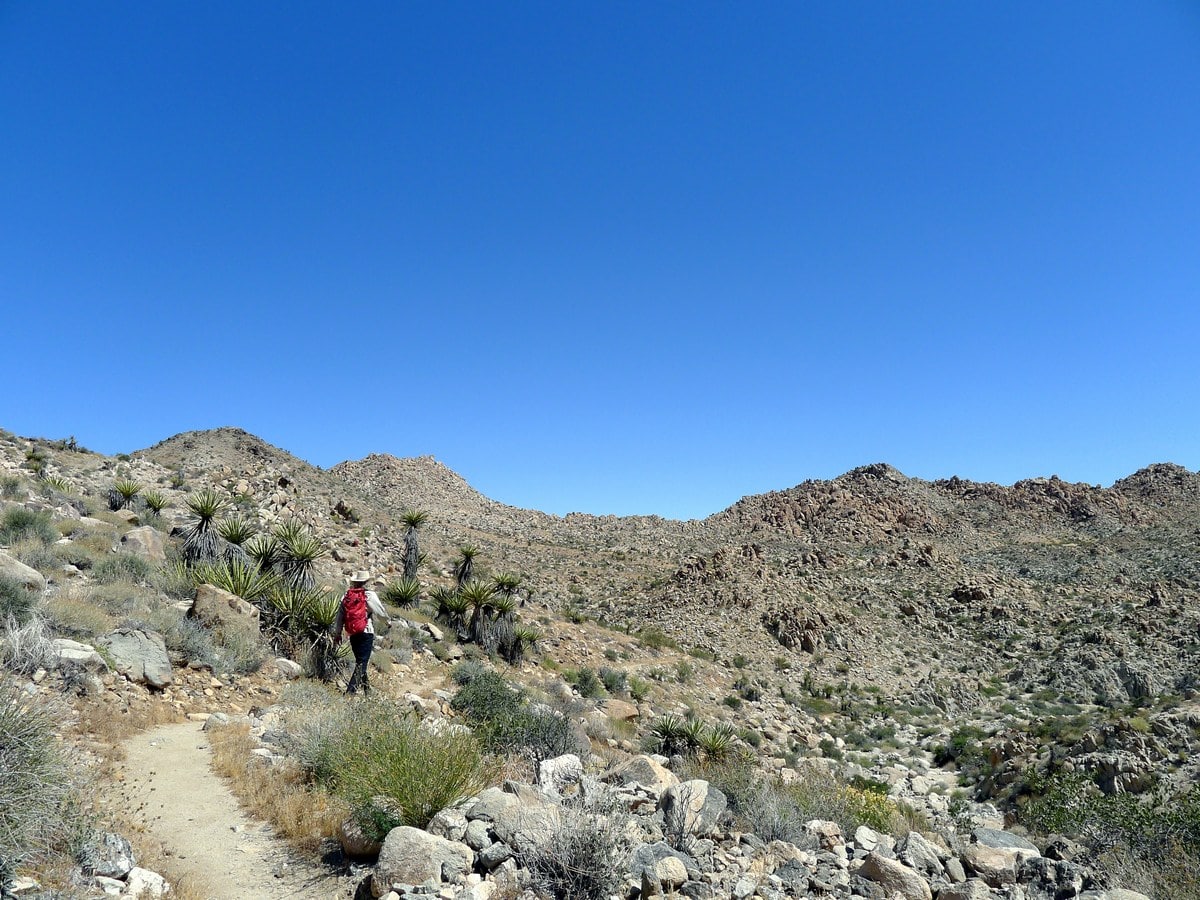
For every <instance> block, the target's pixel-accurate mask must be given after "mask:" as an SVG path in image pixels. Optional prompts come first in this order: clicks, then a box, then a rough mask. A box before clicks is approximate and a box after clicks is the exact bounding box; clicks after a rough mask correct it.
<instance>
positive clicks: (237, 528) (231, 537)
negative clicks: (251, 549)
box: [217, 513, 258, 547]
mask: <svg viewBox="0 0 1200 900" xmlns="http://www.w3.org/2000/svg"><path fill="white" fill-rule="evenodd" d="M257 533H258V528H257V527H256V526H255V524H254V523H253V522H251V521H250V520H249V519H247V518H245V517H244V516H242V515H240V514H237V513H235V514H234V515H232V516H226V517H225V518H224V519H222V520H221V521H220V522H219V523H217V534H219V535H221V537H223V538H225V540H227V541H228V542H229V543H231V544H234V545H235V546H238V547H241V546H243V545H244V544H245V543H246V541H248V540H250V538H252V537H254V535H255V534H257Z"/></svg>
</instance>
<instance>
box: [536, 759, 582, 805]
mask: <svg viewBox="0 0 1200 900" xmlns="http://www.w3.org/2000/svg"><path fill="white" fill-rule="evenodd" d="M581 778H583V761H582V760H581V759H580V758H579V757H578V756H576V755H575V754H574V753H565V754H563V755H562V756H556V757H554V759H544V760H542V762H541V763H540V764H539V765H538V787H540V788H541V789H542V790H543V791H546V792H547V793H549V794H552V795H559V794H561V793H562V792H563V791H565V790H566V789H567V788H569V787H572V786H573V785H576V784H579V780H580V779H581Z"/></svg>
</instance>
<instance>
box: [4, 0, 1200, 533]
mask: <svg viewBox="0 0 1200 900" xmlns="http://www.w3.org/2000/svg"><path fill="white" fill-rule="evenodd" d="M0 307H2V309H3V319H2V321H3V331H4V333H5V338H6V339H5V340H4V343H3V346H4V360H5V363H6V364H5V366H4V375H3V378H2V380H0V427H3V428H5V429H8V430H10V431H15V432H17V433H19V434H25V435H38V436H45V437H65V436H67V435H74V436H75V437H77V438H78V440H79V441H80V442H81V443H83V444H84V445H85V446H88V447H90V448H92V449H95V450H100V451H103V452H107V453H116V452H122V451H125V452H128V451H131V450H135V449H139V448H142V447H145V446H148V445H150V444H152V443H154V442H156V441H158V440H161V439H163V438H166V437H169V436H170V435H172V434H175V433H177V432H180V431H186V430H190V429H196V428H209V427H215V426H220V425H235V426H238V427H241V428H245V429H246V430H248V431H251V432H254V433H255V434H258V435H259V436H261V437H262V438H264V439H265V440H267V441H270V442H271V443H273V444H277V445H279V446H281V447H283V448H285V449H287V450H290V451H292V452H293V453H295V454H297V455H298V456H301V457H303V458H305V459H307V460H309V461H311V462H314V463H316V464H318V465H322V466H330V465H333V464H334V463H337V462H339V461H341V460H343V459H351V458H359V457H362V456H365V455H366V454H368V453H372V452H386V453H392V454H395V455H397V456H413V455H424V454H432V455H434V456H436V457H437V458H438V459H440V460H441V461H443V462H445V463H446V464H447V465H449V466H450V467H452V468H453V469H455V470H456V471H458V472H459V473H460V474H462V475H463V476H464V477H465V478H467V480H468V481H470V482H471V484H472V485H474V486H475V487H476V488H477V489H479V490H481V491H482V492H484V493H485V494H487V495H488V496H491V497H493V498H495V499H497V500H501V501H503V502H506V503H511V504H514V505H518V506H525V507H533V508H539V509H543V510H546V511H549V512H556V513H566V512H569V511H573V510H579V511H587V512H596V513H609V512H612V513H658V514H661V515H665V516H670V517H675V518H688V517H699V516H703V515H707V514H709V513H712V512H715V511H716V510H718V509H721V508H723V507H725V506H727V505H729V504H730V503H732V502H734V501H735V500H737V499H738V498H739V497H741V496H742V495H745V494H750V493H758V492H762V491H767V490H773V489H781V488H786V487H789V486H791V485H793V484H796V483H797V482H800V481H803V480H805V479H807V478H828V477H833V476H836V475H838V474H840V473H841V472H843V471H845V470H847V469H850V468H853V467H854V466H857V465H862V464H865V463H869V462H877V461H884V462H889V463H891V464H892V465H894V466H896V467H897V468H899V469H901V470H902V471H904V472H905V473H907V474H909V475H914V476H920V477H924V478H939V477H949V476H950V475H955V474H957V475H960V476H962V477H964V478H973V479H977V480H988V481H998V482H1001V483H1011V482H1012V481H1014V480H1017V479H1019V478H1024V477H1030V476H1036V475H1051V474H1058V475H1059V476H1060V477H1062V478H1066V479H1069V480H1074V481H1088V482H1093V483H1104V484H1109V483H1111V482H1112V481H1113V480H1114V479H1116V478H1120V477H1123V476H1124V475H1127V474H1129V473H1130V472H1132V471H1134V470H1135V469H1137V468H1140V467H1141V466H1143V465H1146V464H1148V463H1151V462H1156V461H1173V462H1177V463H1180V464H1182V465H1185V466H1187V467H1189V468H1192V469H1195V468H1197V467H1200V415H1198V413H1200V399H1198V393H1197V387H1198V378H1197V375H1198V369H1200V352H1197V347H1196V345H1197V342H1198V340H1200V4H1197V3H1195V2H1186V0H1184V2H1166V0H1162V2H1153V0H1147V2H1136V3H1133V2H1103V0H1087V2H1054V3H1047V2H1045V0H1034V2H1005V3H948V2H943V0H938V2H919V0H905V2H882V0H881V2H869V3H855V2H840V0H839V2H827V3H816V2H786V3H768V2H753V3H741V2H736V3H735V2H729V3H703V2H694V0H688V2H670V3H668V2H656V3H645V2H636V3H634V2H629V3H622V2H607V0H606V2H590V3H583V2H562V0H548V2H538V3H535V2H517V3H511V4H509V3H471V4H463V3H453V2H437V3H422V4H417V3H402V2H391V0H389V2H376V3H370V2H360V3H350V4H345V3H331V2H330V3H311V2H289V3H255V2H246V0H238V2H222V0H216V2H213V0H206V2H204V3H118V2H114V3H77V2H69V3H67V2H53V0H36V2H35V0H3V2H0Z"/></svg>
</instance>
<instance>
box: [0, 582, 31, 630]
mask: <svg viewBox="0 0 1200 900" xmlns="http://www.w3.org/2000/svg"><path fill="white" fill-rule="evenodd" d="M36 603H37V595H36V594H35V593H34V592H33V591H31V590H29V589H28V588H27V587H25V585H23V584H21V582H19V581H17V580H16V579H15V578H9V577H8V576H7V575H0V622H5V621H7V620H9V619H12V620H13V621H14V622H16V623H17V624H18V625H24V624H25V623H26V622H28V621H29V617H30V616H31V615H32V614H33V608H34V606H35V605H36Z"/></svg>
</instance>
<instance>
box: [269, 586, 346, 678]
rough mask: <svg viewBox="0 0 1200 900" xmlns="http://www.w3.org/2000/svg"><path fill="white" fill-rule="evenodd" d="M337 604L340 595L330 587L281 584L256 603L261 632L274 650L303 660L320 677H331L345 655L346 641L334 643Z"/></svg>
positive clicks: (336, 675)
mask: <svg viewBox="0 0 1200 900" xmlns="http://www.w3.org/2000/svg"><path fill="white" fill-rule="evenodd" d="M340 606H341V596H340V595H339V594H337V593H336V592H334V591H328V590H322V589H320V588H311V587H310V588H305V587H297V586H295V585H294V584H291V583H284V584H281V585H279V586H277V587H276V588H275V589H274V590H272V591H270V592H269V593H267V594H266V596H265V597H264V599H263V602H261V603H260V604H259V608H260V609H261V610H262V627H263V633H264V634H265V635H266V637H267V639H268V640H269V641H270V643H271V646H272V647H274V648H275V650H277V651H278V652H280V653H283V654H285V655H287V656H288V657H289V658H291V659H295V660H298V661H302V662H304V664H305V666H306V667H307V669H308V671H309V673H310V674H312V675H314V676H315V677H317V678H320V679H321V680H322V681H332V680H333V679H335V678H337V677H338V675H339V673H340V672H341V671H342V669H343V667H344V665H345V662H346V660H347V658H348V655H349V648H348V647H347V646H346V645H338V644H335V643H334V635H333V624H334V622H335V621H336V619H337V613H338V609H339V608H340Z"/></svg>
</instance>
